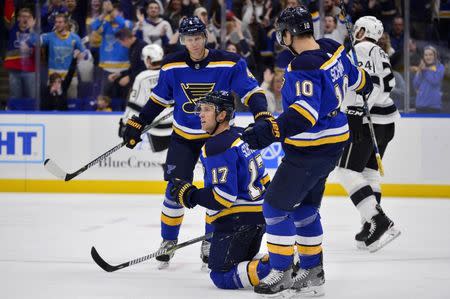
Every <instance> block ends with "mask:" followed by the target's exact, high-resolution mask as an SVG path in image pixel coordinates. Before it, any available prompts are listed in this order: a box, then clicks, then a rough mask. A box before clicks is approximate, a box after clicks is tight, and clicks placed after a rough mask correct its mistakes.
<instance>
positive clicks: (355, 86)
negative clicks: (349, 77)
mask: <svg viewBox="0 0 450 299" xmlns="http://www.w3.org/2000/svg"><path fill="white" fill-rule="evenodd" d="M361 73H363V72H362V71H361V70H360V69H359V68H358V79H357V80H356V82H355V83H353V84H352V85H350V86H349V87H348V88H349V89H351V90H355V89H356V88H357V86H359V85H360V84H361V79H362V78H361V77H362V75H361Z"/></svg>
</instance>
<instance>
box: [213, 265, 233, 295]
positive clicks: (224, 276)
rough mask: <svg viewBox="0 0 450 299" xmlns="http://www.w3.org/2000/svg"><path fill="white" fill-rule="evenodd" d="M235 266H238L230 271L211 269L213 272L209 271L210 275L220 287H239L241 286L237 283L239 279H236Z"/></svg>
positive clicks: (230, 288)
mask: <svg viewBox="0 0 450 299" xmlns="http://www.w3.org/2000/svg"><path fill="white" fill-rule="evenodd" d="M235 268H236V267H234V268H233V269H231V270H230V271H228V272H218V271H211V273H209V277H210V278H211V280H212V282H213V283H214V285H215V286H216V287H217V288H219V289H225V290H234V289H239V287H240V286H239V285H238V284H237V281H235V275H234V274H235V273H236V271H235Z"/></svg>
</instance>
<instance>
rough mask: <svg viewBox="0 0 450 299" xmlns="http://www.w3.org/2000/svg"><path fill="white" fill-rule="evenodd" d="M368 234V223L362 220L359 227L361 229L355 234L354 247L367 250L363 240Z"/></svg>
mask: <svg viewBox="0 0 450 299" xmlns="http://www.w3.org/2000/svg"><path fill="white" fill-rule="evenodd" d="M369 234H370V223H369V222H366V221H365V222H364V223H363V226H362V227H361V231H360V232H359V233H357V234H356V235H355V241H356V247H357V248H358V249H361V250H367V246H366V243H364V241H365V240H367V238H368V237H369Z"/></svg>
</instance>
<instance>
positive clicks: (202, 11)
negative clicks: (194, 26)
mask: <svg viewBox="0 0 450 299" xmlns="http://www.w3.org/2000/svg"><path fill="white" fill-rule="evenodd" d="M194 16H196V17H198V18H199V19H200V20H201V21H202V22H203V23H204V24H205V26H206V30H208V41H207V45H206V46H207V47H208V48H210V49H216V48H217V47H218V44H217V38H216V36H215V34H214V32H213V31H212V29H211V24H210V23H209V18H208V11H207V10H206V8H204V7H203V6H200V7H197V8H196V9H195V10H194Z"/></svg>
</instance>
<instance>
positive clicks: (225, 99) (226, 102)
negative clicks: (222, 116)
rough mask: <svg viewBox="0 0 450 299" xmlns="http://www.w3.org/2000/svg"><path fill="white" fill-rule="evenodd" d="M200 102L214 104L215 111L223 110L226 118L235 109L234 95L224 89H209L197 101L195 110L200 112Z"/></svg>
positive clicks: (229, 116)
mask: <svg viewBox="0 0 450 299" xmlns="http://www.w3.org/2000/svg"><path fill="white" fill-rule="evenodd" d="M201 104H210V105H214V106H215V108H216V112H217V113H220V112H222V111H225V112H226V113H227V116H226V120H230V119H231V117H232V115H233V113H234V110H235V105H234V97H233V95H232V94H231V92H229V91H225V90H219V91H211V92H210V93H208V94H206V96H205V97H204V98H201V99H200V100H199V101H197V109H196V111H197V112H200V105H201Z"/></svg>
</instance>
